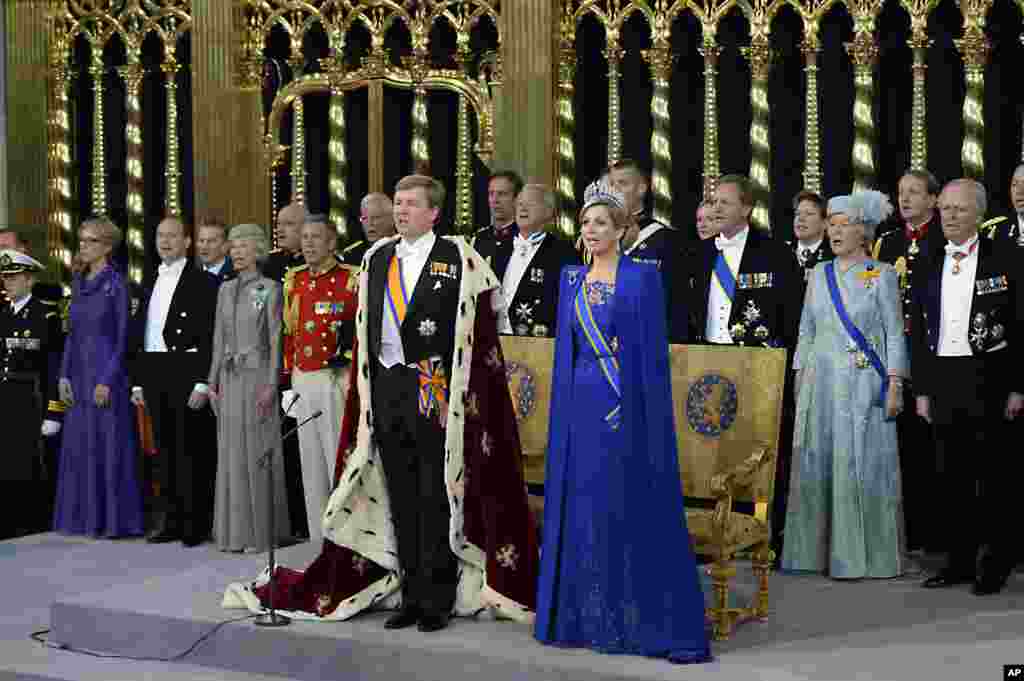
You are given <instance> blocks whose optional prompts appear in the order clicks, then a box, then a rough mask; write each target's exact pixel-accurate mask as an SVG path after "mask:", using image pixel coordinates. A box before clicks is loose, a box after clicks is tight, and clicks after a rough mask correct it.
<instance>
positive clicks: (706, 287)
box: [691, 227, 803, 350]
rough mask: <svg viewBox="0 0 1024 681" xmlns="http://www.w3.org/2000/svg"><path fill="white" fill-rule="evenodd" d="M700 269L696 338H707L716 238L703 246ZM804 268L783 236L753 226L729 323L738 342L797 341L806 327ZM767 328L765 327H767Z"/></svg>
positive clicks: (789, 344) (778, 344)
mask: <svg viewBox="0 0 1024 681" xmlns="http://www.w3.org/2000/svg"><path fill="white" fill-rule="evenodd" d="M697 253H698V256H697V262H696V264H695V266H696V267H698V268H699V269H698V270H697V272H696V276H695V278H694V296H693V303H692V304H691V309H692V310H693V316H692V319H693V327H694V328H693V329H692V334H693V336H692V337H693V339H694V340H696V341H698V342H704V341H705V340H706V339H705V335H706V330H707V320H708V297H709V296H710V294H711V287H712V286H713V285H714V286H717V285H718V284H717V283H715V282H714V281H713V280H712V276H711V275H712V272H713V271H714V269H715V260H716V259H717V258H718V253H719V251H718V248H717V247H716V246H715V240H714V239H708V240H706V241H704V242H702V243H701V245H700V247H699V250H698V251H697ZM801 282H803V274H802V272H801V271H800V265H799V263H797V261H796V256H795V255H794V253H793V251H792V250H790V249H789V247H788V246H786V244H785V243H783V242H782V241H776V240H775V239H773V238H772V237H771V236H769V235H767V234H764V233H762V232H760V231H758V230H756V229H754V228H752V227H751V228H750V232H749V234H748V235H747V243H746V245H745V246H744V248H743V258H742V259H741V260H740V267H739V273H738V274H737V276H736V299H735V300H734V301H733V303H732V310H731V312H730V315H729V329H730V331H731V332H732V335H733V342H734V343H735V344H736V345H747V346H753V347H772V348H789V349H790V350H792V349H793V348H794V347H795V346H796V338H797V332H798V330H799V327H800V312H801V308H802V301H801V300H800V286H801ZM762 329H763V330H762Z"/></svg>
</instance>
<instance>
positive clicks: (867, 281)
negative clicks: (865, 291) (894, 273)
mask: <svg viewBox="0 0 1024 681" xmlns="http://www.w3.org/2000/svg"><path fill="white" fill-rule="evenodd" d="M880 276H882V271H881V270H876V269H875V267H874V265H868V268H867V269H866V270H864V271H863V272H860V273H858V274H857V278H858V279H860V280H861V281H862V282H864V288H871V287H872V286H874V285H875V280H876V279H878V277H880Z"/></svg>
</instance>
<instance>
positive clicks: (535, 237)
mask: <svg viewBox="0 0 1024 681" xmlns="http://www.w3.org/2000/svg"><path fill="white" fill-rule="evenodd" d="M543 238H544V232H534V233H533V234H531V235H530V236H528V237H523V236H522V235H521V234H516V237H515V239H513V240H512V245H513V247H514V248H520V247H526V246H536V245H537V244H539V243H540V242H541V240H542V239H543Z"/></svg>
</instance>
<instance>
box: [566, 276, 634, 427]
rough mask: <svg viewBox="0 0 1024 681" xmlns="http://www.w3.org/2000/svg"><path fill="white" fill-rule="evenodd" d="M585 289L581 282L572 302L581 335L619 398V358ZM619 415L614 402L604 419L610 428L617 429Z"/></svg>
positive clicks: (617, 406) (620, 394) (618, 407)
mask: <svg viewBox="0 0 1024 681" xmlns="http://www.w3.org/2000/svg"><path fill="white" fill-rule="evenodd" d="M586 289H587V284H586V282H583V283H582V284H581V285H580V287H579V288H578V289H577V290H576V300H575V301H574V304H573V307H574V309H575V310H576V319H577V320H578V321H579V323H580V328H581V329H582V330H583V335H584V336H586V337H587V342H588V343H590V347H591V348H592V349H593V350H594V354H595V355H596V356H597V363H598V364H599V365H600V366H601V372H602V373H603V374H604V377H605V380H607V381H608V385H609V386H611V389H612V391H613V392H614V393H615V397H616V399H617V400H619V399H621V398H622V386H621V383H620V380H621V372H620V370H619V360H618V358H617V357H615V353H614V351H613V350H612V347H611V345H610V344H609V343H608V340H607V339H606V338H605V337H604V334H603V333H601V328H600V327H599V326H598V325H597V322H596V321H594V312H593V310H591V309H590V301H589V300H588V299H587V292H586ZM621 415H622V405H621V404H616V405H615V408H614V409H612V410H611V411H610V412H608V413H607V414H606V415H605V417H604V420H605V422H606V423H607V424H608V425H609V426H610V427H611V429H612V430H618V428H619V419H620V418H621Z"/></svg>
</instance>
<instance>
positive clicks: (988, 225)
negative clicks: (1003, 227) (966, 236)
mask: <svg viewBox="0 0 1024 681" xmlns="http://www.w3.org/2000/svg"><path fill="white" fill-rule="evenodd" d="M1007 219H1008V218H1007V217H1006V216H1005V215H1002V216H1000V217H997V218H989V219H988V220H985V222H983V223H981V226H980V227H979V228H978V231H979V232H981V231H984V230H986V229H987V230H988V238H989V239H994V238H995V237H996V229H997V228H998V227H999V223H1000V222H1006V220H1007Z"/></svg>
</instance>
